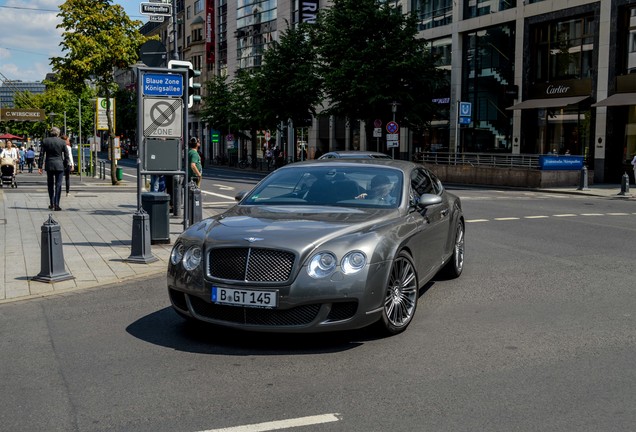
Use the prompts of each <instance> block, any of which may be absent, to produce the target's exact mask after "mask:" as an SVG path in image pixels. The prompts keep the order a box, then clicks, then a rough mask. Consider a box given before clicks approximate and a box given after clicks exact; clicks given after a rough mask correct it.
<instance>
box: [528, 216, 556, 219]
mask: <svg viewBox="0 0 636 432" xmlns="http://www.w3.org/2000/svg"><path fill="white" fill-rule="evenodd" d="M549 217H550V216H524V217H523V218H524V219H545V218H549Z"/></svg>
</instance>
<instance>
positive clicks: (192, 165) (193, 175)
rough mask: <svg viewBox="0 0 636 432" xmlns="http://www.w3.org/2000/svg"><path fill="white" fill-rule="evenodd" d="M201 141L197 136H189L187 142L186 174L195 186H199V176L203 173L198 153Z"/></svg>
mask: <svg viewBox="0 0 636 432" xmlns="http://www.w3.org/2000/svg"><path fill="white" fill-rule="evenodd" d="M200 145H201V142H200V141H199V139H198V138H194V137H192V138H190V142H189V143H188V147H190V150H188V176H190V180H192V181H193V182H194V183H196V185H197V187H198V188H200V187H201V177H202V175H203V167H202V166H201V155H200V154H199V152H198V150H199V146H200Z"/></svg>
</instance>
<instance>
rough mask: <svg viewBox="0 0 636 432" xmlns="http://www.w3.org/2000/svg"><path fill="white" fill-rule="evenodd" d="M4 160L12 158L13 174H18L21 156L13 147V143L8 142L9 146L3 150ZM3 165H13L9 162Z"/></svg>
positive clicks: (2, 156) (0, 155) (0, 156)
mask: <svg viewBox="0 0 636 432" xmlns="http://www.w3.org/2000/svg"><path fill="white" fill-rule="evenodd" d="M3 158H10V159H11V160H12V161H13V174H14V175H15V174H17V173H18V162H19V160H20V154H19V153H18V149H17V148H15V147H13V141H11V140H7V146H6V147H5V148H3V149H2V152H1V153H0V159H3ZM3 165H11V163H7V161H5V164H3Z"/></svg>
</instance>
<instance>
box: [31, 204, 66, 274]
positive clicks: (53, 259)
mask: <svg viewBox="0 0 636 432" xmlns="http://www.w3.org/2000/svg"><path fill="white" fill-rule="evenodd" d="M69 279H75V277H74V276H73V275H71V274H70V273H69V272H67V271H66V269H65V268H64V251H63V249H62V232H61V230H60V225H59V224H58V223H57V222H56V221H55V220H53V216H52V215H50V214H49V219H48V220H47V221H46V222H44V223H43V224H42V253H41V254H40V273H38V275H37V276H35V277H34V278H33V280H34V281H38V282H47V283H55V282H61V281H65V280H69Z"/></svg>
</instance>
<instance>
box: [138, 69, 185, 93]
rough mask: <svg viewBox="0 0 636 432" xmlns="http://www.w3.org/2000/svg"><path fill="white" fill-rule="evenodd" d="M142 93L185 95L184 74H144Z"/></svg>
mask: <svg viewBox="0 0 636 432" xmlns="http://www.w3.org/2000/svg"><path fill="white" fill-rule="evenodd" d="M142 94H143V95H144V96H172V97H181V96H183V75H181V74H156V73H155V74H152V73H147V74H144V75H143V80H142Z"/></svg>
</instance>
